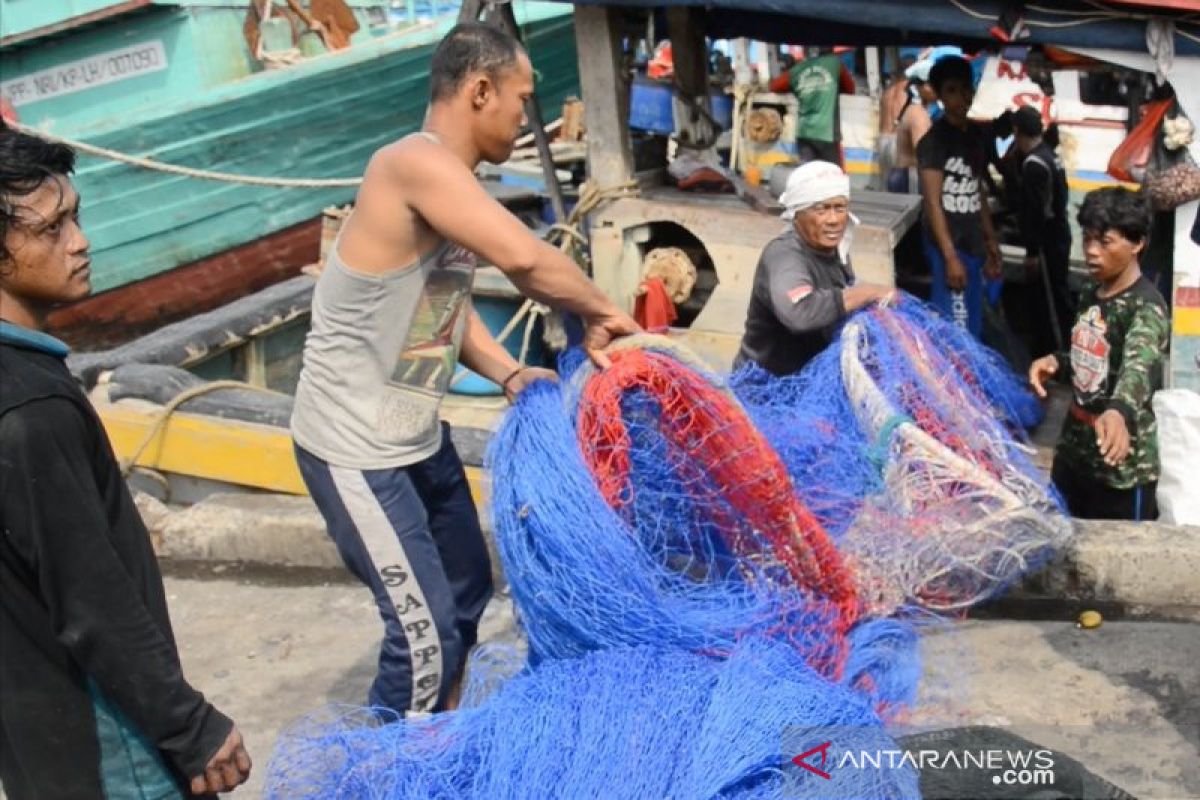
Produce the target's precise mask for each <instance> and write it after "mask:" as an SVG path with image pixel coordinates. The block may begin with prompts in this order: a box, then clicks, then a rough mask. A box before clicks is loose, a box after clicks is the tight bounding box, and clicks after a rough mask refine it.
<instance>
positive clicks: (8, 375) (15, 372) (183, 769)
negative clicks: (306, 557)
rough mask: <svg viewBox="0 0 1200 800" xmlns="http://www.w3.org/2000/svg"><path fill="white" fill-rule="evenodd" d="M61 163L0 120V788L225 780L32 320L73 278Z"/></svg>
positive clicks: (229, 748) (79, 404)
mask: <svg viewBox="0 0 1200 800" xmlns="http://www.w3.org/2000/svg"><path fill="white" fill-rule="evenodd" d="M74 161H75V155H74V152H73V151H72V150H70V149H69V148H67V147H65V146H63V145H59V144H51V143H49V142H45V141H43V140H41V139H38V138H36V137H32V136H27V135H25V134H22V133H18V132H16V131H13V130H11V129H8V128H6V127H4V126H3V125H2V124H0V387H2V388H0V534H2V535H0V781H3V787H4V791H5V792H6V793H7V795H8V797H9V798H10V800H24V799H25V798H54V800H67V799H68V798H70V799H72V800H73V799H74V798H78V799H79V800H96V799H97V798H108V800H118V798H119V800H126V799H127V798H128V799H129V800H144V799H145V798H155V799H156V800H157V799H158V798H172V797H184V796H186V795H187V793H188V792H189V791H190V793H191V794H193V795H206V794H209V793H214V792H221V791H228V790H230V789H233V788H234V787H235V786H237V785H239V784H241V783H242V782H244V781H245V780H246V777H247V776H248V775H249V773H250V757H249V756H248V755H247V754H246V750H245V748H244V747H243V746H242V737H241V734H240V733H238V731H237V729H236V728H235V727H234V726H233V723H232V722H231V721H230V720H229V719H228V718H226V717H225V716H224V715H222V714H221V713H220V712H219V711H217V710H216V709H215V708H213V707H212V706H211V705H210V704H209V703H208V702H207V701H205V699H204V696H203V695H201V694H200V693H199V692H198V691H196V690H195V689H193V688H192V687H191V686H190V685H188V683H187V681H186V680H185V679H184V677H183V671H182V669H181V667H180V663H179V654H178V650H177V648H176V645H175V640H174V636H173V634H172V632H171V623H170V619H169V618H168V615H167V605H166V598H165V596H164V592H163V584H162V577H161V575H160V573H159V570H158V563H157V561H156V560H155V556H154V551H153V549H152V548H151V546H150V539H149V536H148V535H147V533H146V528H145V526H144V525H143V524H142V520H141V517H140V516H139V515H138V511H137V508H136V507H135V506H134V504H133V499H132V498H131V497H130V495H129V490H128V489H127V488H126V486H125V482H124V480H123V478H122V476H121V471H120V469H119V468H118V465H117V462H116V459H115V457H114V456H113V452H112V447H111V446H110V444H109V442H108V438H107V437H106V436H105V433H104V430H103V428H102V427H101V424H100V420H99V418H98V417H97V416H96V413H95V411H94V410H93V409H92V407H91V405H90V404H89V402H88V400H87V398H86V397H85V396H84V394H83V392H82V391H81V390H80V389H79V387H78V386H77V385H76V383H75V381H74V379H73V378H72V376H71V374H70V372H69V371H68V370H67V367H66V365H65V363H64V362H63V359H64V357H65V356H66V354H67V348H66V346H65V345H64V344H63V343H62V342H60V341H58V340H57V339H55V338H53V337H51V336H49V335H47V334H46V333H44V332H43V331H42V330H41V328H42V326H43V323H44V320H45V316H46V314H47V312H48V311H49V310H50V309H51V308H52V307H53V306H55V305H57V304H61V303H65V302H70V301H73V300H78V299H81V298H83V297H86V296H87V294H88V293H89V292H90V290H91V272H90V262H89V259H88V240H87V238H86V237H85V236H84V234H83V231H82V230H81V229H80V227H79V195H78V193H77V192H76V190H75V187H74V186H73V185H72V184H71V181H70V179H69V177H68V175H69V174H70V173H71V171H72V170H73V168H74Z"/></svg>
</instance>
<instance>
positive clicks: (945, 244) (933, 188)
mask: <svg viewBox="0 0 1200 800" xmlns="http://www.w3.org/2000/svg"><path fill="white" fill-rule="evenodd" d="M945 177H946V176H945V174H944V173H943V172H942V171H941V170H940V169H923V170H921V194H922V196H923V197H924V200H925V218H926V219H928V220H929V227H930V230H931V233H933V240H934V242H936V243H937V246H938V249H939V250H941V251H942V255H944V256H945V257H946V258H951V257H952V256H954V255H955V252H954V240H953V239H951V238H950V224H949V223H948V222H947V221H946V214H945V212H943V211H942V183H943V181H944V180H945Z"/></svg>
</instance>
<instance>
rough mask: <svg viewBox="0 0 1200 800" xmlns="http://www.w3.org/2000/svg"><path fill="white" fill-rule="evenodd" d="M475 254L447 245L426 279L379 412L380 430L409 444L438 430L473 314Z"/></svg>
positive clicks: (453, 245)
mask: <svg viewBox="0 0 1200 800" xmlns="http://www.w3.org/2000/svg"><path fill="white" fill-rule="evenodd" d="M474 278H475V255H474V254H473V253H471V252H469V251H468V250H466V249H464V248H462V247H459V246H458V245H455V244H447V245H446V246H445V248H444V249H443V250H442V253H441V254H440V255H439V256H438V257H437V258H436V260H435V261H434V263H433V264H432V265H431V267H430V269H429V274H428V275H427V276H426V278H425V284H424V287H423V288H422V289H421V296H420V298H419V299H418V301H417V307H416V310H415V311H414V312H413V318H412V324H411V325H410V326H409V329H408V335H407V337H405V340H404V345H403V347H402V348H401V350H400V356H399V358H398V359H397V360H396V365H395V367H394V368H393V370H392V374H391V378H390V380H389V382H388V384H389V389H390V391H388V392H387V398H386V400H385V402H384V403H383V404H382V406H381V408H380V421H379V422H380V425H379V427H380V432H381V433H384V434H385V435H387V436H388V437H389V438H394V439H396V440H399V441H410V440H412V439H415V438H417V437H420V436H422V435H429V434H430V431H431V430H432V431H436V426H437V414H438V406H439V405H440V403H441V399H442V397H443V396H445V394H446V392H447V391H448V390H449V389H450V381H451V379H452V378H453V377H454V371H455V369H456V368H457V366H458V355H459V350H460V349H461V348H462V339H463V334H464V332H465V331H466V328H467V319H468V317H469V315H470V312H471V287H472V284H473V283H474Z"/></svg>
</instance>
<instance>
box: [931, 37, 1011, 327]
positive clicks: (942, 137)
mask: <svg viewBox="0 0 1200 800" xmlns="http://www.w3.org/2000/svg"><path fill="white" fill-rule="evenodd" d="M929 84H930V85H931V86H932V87H933V90H934V92H936V93H937V96H938V99H939V100H941V101H942V107H943V108H944V109H945V113H944V114H943V115H942V116H941V117H940V118H938V120H937V122H935V123H933V126H932V127H931V128H930V129H929V132H928V133H926V134H925V136H924V137H922V138H921V141H920V142H919V143H918V144H917V166H918V167H919V169H920V172H921V194H922V195H923V196H924V198H925V200H924V216H923V223H924V224H923V229H922V234H923V237H922V238H923V239H924V244H925V257H926V258H927V259H928V260H929V267H930V270H931V272H932V273H933V286H932V289H931V293H930V300H931V301H932V302H933V305H934V306H936V307H937V308H938V310H939V311H941V312H942V313H943V314H944V315H946V316H947V317H949V318H950V319H951V320H953V321H954V322H955V323H956V324H958V325H959V326H961V327H964V328H967V329H968V330H970V331H971V333H973V334H974V335H975V336H976V337H978V336H980V334H981V333H982V330H983V279H984V276H985V275H986V276H987V277H989V278H997V277H999V276H1000V245H999V243H998V240H997V239H996V231H995V229H994V228H993V227H992V217H991V214H990V213H989V212H988V206H987V190H986V188H985V187H984V182H983V177H984V170H985V169H986V168H987V156H986V153H987V150H986V148H985V146H984V141H983V134H982V132H981V131H979V130H978V129H977V128H975V127H973V126H972V125H971V124H970V122H969V121H968V120H967V111H968V110H969V109H970V108H971V102H972V101H973V100H974V99H975V88H974V85H973V83H972V75H971V65H970V64H969V63H968V62H967V61H966V59H963V58H959V57H957V56H950V57H947V58H943V59H940V60H939V61H938V62H937V63H936V64H934V65H933V69H931V70H930V71H929Z"/></svg>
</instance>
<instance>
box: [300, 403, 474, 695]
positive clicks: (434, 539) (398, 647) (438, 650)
mask: <svg viewBox="0 0 1200 800" xmlns="http://www.w3.org/2000/svg"><path fill="white" fill-rule="evenodd" d="M296 459H297V461H298V462H299V465H300V474H301V476H302V477H303V478H304V483H305V485H306V486H307V487H308V491H309V493H310V494H311V495H312V498H313V500H314V501H315V502H316V504H317V508H319V509H320V511H321V515H322V516H323V517H324V518H325V524H326V526H327V528H328V530H329V535H330V536H331V537H332V538H333V541H334V543H335V544H336V545H337V548H338V552H339V553H340V554H341V556H342V560H343V561H344V562H345V563H346V567H347V568H348V569H349V570H350V571H351V572H352V573H354V575H355V576H356V577H357V578H358V579H359V580H360V581H362V582H363V583H364V584H366V585H367V587H368V588H370V590H371V592H372V593H373V594H374V595H375V603H376V605H378V607H379V615H380V617H382V618H383V625H384V637H383V644H382V646H381V647H380V651H379V672H378V674H377V675H376V677H375V682H374V684H373V685H372V686H371V690H370V693H369V695H368V702H369V703H370V704H371V705H372V706H378V707H384V708H390V709H393V710H394V711H396V712H398V713H400V714H401V715H403V714H406V713H407V712H409V711H440V710H442V709H443V707H444V705H445V703H446V699H447V695H448V693H449V690H450V687H451V686H452V685H453V684H454V681H455V679H456V678H457V677H458V676H459V675H461V673H462V670H463V666H464V664H465V662H466V656H467V653H468V651H469V650H470V648H471V647H472V646H473V645H474V644H475V641H476V638H477V636H478V628H479V619H480V617H482V616H483V610H484V608H485V607H486V606H487V603H488V600H489V599H490V598H491V596H492V567H491V559H490V558H489V556H488V551H487V545H486V544H485V542H484V539H483V532H482V530H481V529H480V527H479V515H478V513H477V512H476V510H475V502H474V500H473V499H472V498H471V491H470V488H469V486H468V485H467V476H466V471H465V470H464V469H463V464H462V460H461V459H460V458H459V457H458V452H457V451H456V450H455V449H454V444H453V443H452V442H451V441H450V428H449V426H448V425H444V426H443V429H442V444H441V448H440V449H439V450H438V452H437V453H435V454H434V455H432V456H430V457H429V458H427V459H425V460H424V461H421V462H418V463H416V464H411V465H409V466H407V467H396V468H392V469H370V470H357V469H349V468H346V467H335V466H332V465H330V464H327V463H326V462H324V461H322V460H321V459H319V458H317V457H316V456H314V455H313V454H312V453H309V452H307V451H306V450H304V449H303V448H300V447H296Z"/></svg>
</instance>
